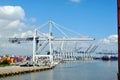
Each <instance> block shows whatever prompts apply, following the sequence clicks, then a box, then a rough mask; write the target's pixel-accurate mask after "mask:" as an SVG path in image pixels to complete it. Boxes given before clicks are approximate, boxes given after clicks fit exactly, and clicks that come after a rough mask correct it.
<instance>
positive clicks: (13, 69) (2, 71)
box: [0, 65, 55, 78]
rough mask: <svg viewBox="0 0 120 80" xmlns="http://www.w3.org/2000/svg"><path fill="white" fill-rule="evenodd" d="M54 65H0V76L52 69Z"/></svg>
mask: <svg viewBox="0 0 120 80" xmlns="http://www.w3.org/2000/svg"><path fill="white" fill-rule="evenodd" d="M54 67H55V65H52V66H39V67H37V66H33V67H20V66H7V67H0V78H3V77H7V76H14V75H21V74H25V73H31V72H38V71H45V70H50V69H53V68H54Z"/></svg>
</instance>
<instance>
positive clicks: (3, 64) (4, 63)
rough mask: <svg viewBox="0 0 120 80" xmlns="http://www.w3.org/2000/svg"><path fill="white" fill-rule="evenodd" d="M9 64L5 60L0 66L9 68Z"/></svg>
mask: <svg viewBox="0 0 120 80" xmlns="http://www.w3.org/2000/svg"><path fill="white" fill-rule="evenodd" d="M9 65H10V63H9V62H8V61H7V60H4V61H2V62H0V66H9Z"/></svg>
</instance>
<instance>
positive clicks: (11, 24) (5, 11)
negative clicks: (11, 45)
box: [0, 6, 26, 37]
mask: <svg viewBox="0 0 120 80" xmlns="http://www.w3.org/2000/svg"><path fill="white" fill-rule="evenodd" d="M24 19H25V12H24V9H22V7H20V6H0V34H1V35H2V36H1V37H7V36H10V35H13V34H14V33H18V32H21V31H22V29H23V28H25V27H26V24H25V23H24V22H23V20H24Z"/></svg>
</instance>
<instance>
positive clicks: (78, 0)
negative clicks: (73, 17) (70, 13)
mask: <svg viewBox="0 0 120 80" xmlns="http://www.w3.org/2000/svg"><path fill="white" fill-rule="evenodd" d="M70 1H71V2H74V3H79V2H80V1H81V0H70Z"/></svg>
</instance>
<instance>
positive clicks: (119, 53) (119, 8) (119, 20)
mask: <svg viewBox="0 0 120 80" xmlns="http://www.w3.org/2000/svg"><path fill="white" fill-rule="evenodd" d="M117 14H118V80H120V0H118V1H117Z"/></svg>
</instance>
